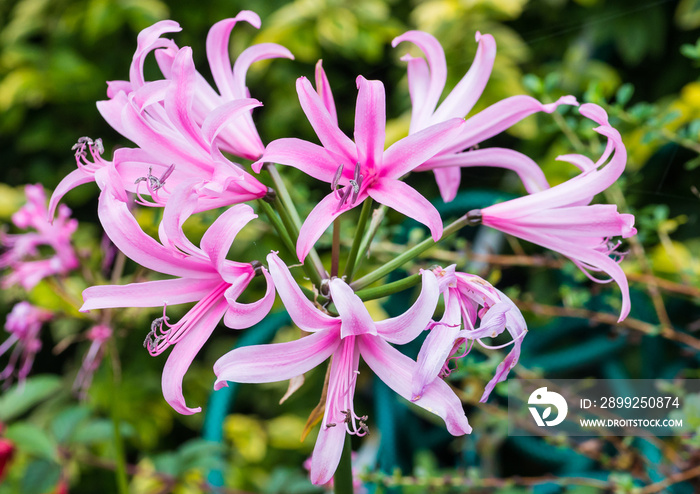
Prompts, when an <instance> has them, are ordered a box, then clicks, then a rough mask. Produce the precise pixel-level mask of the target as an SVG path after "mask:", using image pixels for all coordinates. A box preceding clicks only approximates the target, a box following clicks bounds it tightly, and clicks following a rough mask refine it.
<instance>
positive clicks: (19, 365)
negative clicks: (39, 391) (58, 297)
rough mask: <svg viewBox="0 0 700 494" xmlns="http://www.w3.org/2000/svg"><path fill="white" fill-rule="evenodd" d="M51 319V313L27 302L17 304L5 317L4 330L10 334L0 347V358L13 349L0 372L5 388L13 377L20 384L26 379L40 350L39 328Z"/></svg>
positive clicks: (0, 379)
mask: <svg viewBox="0 0 700 494" xmlns="http://www.w3.org/2000/svg"><path fill="white" fill-rule="evenodd" d="M52 317H53V314H52V313H51V312H49V311H47V310H44V309H40V308H38V307H35V306H33V305H32V304H30V303H29V302H19V303H18V304H16V305H15V306H14V307H13V308H12V311H11V312H10V313H9V314H8V315H7V319H6V320H5V330H6V331H7V332H8V333H10V337H9V338H8V339H6V340H5V341H4V342H3V343H2V344H1V345H0V356H2V355H4V354H5V353H7V351H8V350H9V349H10V348H12V346H13V345H14V347H15V348H14V350H12V353H11V354H10V361H9V363H8V364H7V365H6V366H5V369H4V370H3V371H2V372H0V381H5V386H7V385H8V384H9V383H10V382H11V378H12V376H13V375H14V376H15V377H17V379H18V380H19V381H20V382H21V381H24V380H25V379H26V377H27V375H28V374H29V371H31V368H32V364H33V363H34V357H35V356H36V354H37V353H39V350H41V338H40V337H39V333H40V331H41V326H42V325H43V324H44V323H45V322H46V321H48V320H50V319H51V318H52Z"/></svg>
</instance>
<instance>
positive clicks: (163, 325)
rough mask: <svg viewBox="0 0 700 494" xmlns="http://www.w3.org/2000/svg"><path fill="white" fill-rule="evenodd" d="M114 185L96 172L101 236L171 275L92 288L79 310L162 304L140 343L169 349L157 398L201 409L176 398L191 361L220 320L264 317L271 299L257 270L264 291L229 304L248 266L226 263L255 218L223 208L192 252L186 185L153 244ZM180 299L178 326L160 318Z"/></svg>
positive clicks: (190, 196) (236, 324) (246, 279)
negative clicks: (183, 307) (185, 227)
mask: <svg viewBox="0 0 700 494" xmlns="http://www.w3.org/2000/svg"><path fill="white" fill-rule="evenodd" d="M105 172H111V173H109V174H108V173H105ZM118 180H119V176H118V175H117V174H116V172H115V171H114V170H113V169H110V168H106V169H103V170H102V171H101V172H100V173H98V174H97V181H98V185H99V186H100V187H101V188H102V193H101V195H100V201H99V206H98V214H99V217H100V221H101V223H102V225H103V227H104V229H105V232H106V233H107V235H108V236H109V238H110V239H111V240H112V242H114V244H115V245H116V246H117V247H118V248H119V249H120V250H121V251H122V252H123V253H124V254H126V255H127V256H128V257H129V258H131V259H133V260H134V261H136V262H137V263H139V264H141V265H142V266H144V267H146V268H149V269H152V270H154V271H157V272H160V273H165V274H169V275H172V276H177V278H175V279H169V280H158V281H148V282H143V283H132V284H129V285H124V286H118V285H106V286H93V287H90V288H88V289H86V290H85V291H84V292H83V298H84V300H85V303H84V305H83V306H82V308H81V309H80V310H81V311H87V310H92V309H104V308H108V307H158V306H163V316H162V317H159V318H157V319H156V320H155V321H153V324H152V325H151V331H150V332H149V333H148V336H147V337H146V341H145V342H144V346H146V348H147V349H148V351H149V352H150V353H151V354H152V355H159V354H160V353H162V352H163V351H165V350H166V349H167V348H168V347H170V346H173V350H172V352H171V353H170V356H169V357H168V360H167V362H166V364H165V367H164V368H163V379H162V385H163V395H164V396H165V399H166V401H167V402H168V403H169V404H170V405H171V406H172V407H173V408H174V409H175V410H177V411H178V412H180V413H182V414H193V413H197V412H199V411H200V410H201V408H188V407H187V406H186V404H185V399H184V397H183V395H182V379H183V377H184V375H185V373H186V372H187V369H188V368H189V366H190V364H191V363H192V360H193V359H194V357H195V356H196V355H197V353H198V352H199V350H200V349H201V348H202V346H203V345H204V343H205V342H206V341H207V339H208V338H209V336H210V335H211V334H212V332H213V331H214V329H215V328H216V326H217V325H218V323H219V321H221V318H222V317H223V318H224V324H226V325H227V326H229V327H231V328H236V329H240V328H247V327H250V326H252V325H253V324H256V323H257V322H259V321H260V320H262V318H263V317H265V316H266V315H267V313H268V312H269V311H270V308H271V306H272V303H273V302H274V299H275V291H274V286H273V284H272V281H271V279H270V277H269V274H268V273H267V271H266V270H265V269H264V268H262V267H260V271H261V272H262V274H263V275H264V276H265V278H266V279H267V283H268V284H267V292H266V294H265V295H264V296H263V298H262V299H260V300H259V301H257V302H254V303H251V304H241V303H239V302H237V299H238V297H239V296H240V295H241V293H242V292H243V291H244V290H245V288H246V287H247V286H248V284H249V283H250V281H251V280H252V279H253V277H254V276H255V274H256V268H255V266H253V265H251V264H248V263H239V262H233V261H229V260H227V259H226V255H227V254H228V251H229V248H230V247H231V243H232V242H233V240H234V238H235V237H236V235H237V234H238V232H239V231H240V230H241V229H242V228H243V227H244V226H245V225H246V224H247V223H248V222H250V221H251V220H252V219H253V218H256V217H257V215H255V214H254V213H253V210H252V208H251V207H250V206H247V205H244V204H240V205H237V206H234V207H232V208H230V209H228V210H227V211H225V212H224V213H223V214H221V215H220V216H219V217H218V218H217V219H216V221H214V223H212V225H211V226H210V227H209V229H208V230H207V231H206V233H205V234H204V236H203V237H202V241H201V243H200V247H197V246H195V245H194V244H192V243H191V242H190V241H189V239H187V237H186V236H185V235H184V234H183V232H182V224H183V223H184V222H185V220H187V218H188V217H189V216H190V214H191V213H192V211H194V210H196V209H197V201H198V197H199V195H198V193H197V191H196V190H195V188H194V187H191V188H182V189H180V190H179V192H178V193H177V194H176V195H174V196H173V201H172V202H170V203H169V204H168V206H166V208H165V210H164V212H163V221H162V223H161V228H160V238H161V242H157V241H155V240H154V239H153V238H151V237H149V236H148V235H146V234H145V233H144V232H143V230H141V228H140V227H139V225H138V223H137V222H136V220H135V219H134V217H133V216H132V215H131V213H130V212H129V209H128V207H127V204H126V195H125V194H124V192H123V189H121V188H120V187H119V186H118V185H117V186H114V184H115V182H118ZM187 302H197V303H196V304H195V306H194V307H192V309H190V311H189V312H187V314H185V315H184V316H183V317H182V319H180V321H178V322H177V323H174V324H171V323H170V322H169V320H168V317H167V316H166V315H165V310H166V308H167V306H168V305H172V304H183V303H187Z"/></svg>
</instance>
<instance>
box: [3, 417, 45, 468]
mask: <svg viewBox="0 0 700 494" xmlns="http://www.w3.org/2000/svg"><path fill="white" fill-rule="evenodd" d="M5 437H7V438H8V439H9V440H11V441H12V442H14V443H15V444H16V445H17V449H18V450H20V451H24V452H25V453H27V454H29V455H32V456H37V457H39V458H44V459H47V460H54V461H57V460H58V451H57V446H58V444H56V441H55V440H54V439H53V438H52V437H50V436H49V435H48V434H47V433H46V431H44V430H42V429H41V428H39V427H37V426H36V425H34V424H28V423H17V424H13V425H11V426H9V427H8V428H7V431H6V432H5Z"/></svg>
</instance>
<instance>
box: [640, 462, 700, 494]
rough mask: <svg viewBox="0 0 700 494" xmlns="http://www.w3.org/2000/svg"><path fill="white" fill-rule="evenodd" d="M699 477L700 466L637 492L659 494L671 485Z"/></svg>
mask: <svg viewBox="0 0 700 494" xmlns="http://www.w3.org/2000/svg"><path fill="white" fill-rule="evenodd" d="M697 477H700V465H698V466H696V467H693V468H690V469H688V470H686V471H684V472H678V473H675V474H673V475H669V476H668V478H665V479H664V480H662V481H660V482H656V483H655V484H651V485H648V486H646V487H644V488H643V489H642V490H640V491H639V493H640V494H654V493H655V492H661V491H662V490H664V489H666V488H667V487H668V486H671V485H673V484H679V483H681V482H685V481H686V480H690V479H694V478H697Z"/></svg>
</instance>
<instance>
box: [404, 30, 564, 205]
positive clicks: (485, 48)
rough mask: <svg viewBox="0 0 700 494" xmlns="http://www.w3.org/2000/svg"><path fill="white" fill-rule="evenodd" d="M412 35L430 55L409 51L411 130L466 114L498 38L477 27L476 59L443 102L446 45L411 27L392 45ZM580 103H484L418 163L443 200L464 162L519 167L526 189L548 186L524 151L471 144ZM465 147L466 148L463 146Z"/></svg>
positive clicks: (522, 99)
mask: <svg viewBox="0 0 700 494" xmlns="http://www.w3.org/2000/svg"><path fill="white" fill-rule="evenodd" d="M404 41H408V42H411V43H414V44H415V45H416V46H418V48H420V49H421V51H423V53H425V55H426V59H425V60H424V59H423V58H415V57H412V56H411V55H405V56H403V57H402V58H401V59H402V60H405V61H406V62H408V87H409V92H410V96H411V103H412V105H413V108H412V113H411V126H410V130H409V133H411V134H414V133H416V132H418V131H420V130H422V129H425V128H426V127H429V126H430V125H435V124H438V123H440V122H444V121H446V120H448V119H450V118H455V117H460V118H464V117H465V116H466V115H467V114H468V113H469V112H470V111H471V110H472V108H473V107H474V104H475V103H476V102H477V101H478V99H479V97H480V96H481V93H482V92H483V90H484V87H486V83H487V82H488V79H489V76H490V75H491V70H492V69H493V62H494V59H495V58H496V41H495V40H494V39H493V36H491V35H490V34H483V35H482V34H481V33H479V32H477V33H476V41H477V42H478V43H479V47H478V49H477V51H476V57H475V58H474V63H473V64H472V66H471V67H470V68H469V71H468V72H467V73H466V74H465V75H464V77H463V78H462V80H461V81H459V83H458V84H457V85H456V86H455V87H454V89H453V90H452V91H451V92H450V94H448V95H447V96H446V97H445V99H444V100H443V102H442V103H440V105H439V106H438V101H439V100H440V96H441V95H442V91H443V89H444V88H445V82H446V81H447V64H446V62H445V52H444V51H443V49H442V46H441V45H440V43H439V42H438V40H436V39H435V38H434V37H433V36H432V35H431V34H428V33H425V32H422V31H408V32H406V33H404V34H402V35H401V36H398V37H397V38H395V39H394V40H393V41H392V46H394V47H396V46H397V45H398V44H399V43H401V42H404ZM563 104H564V105H576V104H577V103H576V99H575V98H574V97H573V96H565V97H563V98H561V99H559V101H557V102H555V103H551V104H548V105H543V104H542V103H540V102H539V101H537V100H536V99H534V98H531V97H530V96H512V97H510V98H506V99H504V100H502V101H499V102H498V103H496V104H494V105H492V106H490V107H488V108H486V109H485V110H483V111H481V112H480V113H477V114H476V115H474V116H472V117H471V118H469V119H467V122H466V125H464V126H463V127H462V129H461V132H460V136H459V138H458V139H456V140H455V141H454V142H453V143H451V144H450V146H448V147H446V148H445V149H443V150H442V151H441V152H440V153H438V154H437V155H436V156H435V157H433V158H430V159H429V160H427V161H426V162H425V163H423V164H422V165H420V166H419V167H417V168H416V171H423V170H433V171H434V173H435V179H436V180H437V184H438V187H439V188H440V194H441V195H442V198H443V200H444V201H445V202H449V201H451V200H452V199H454V198H455V195H456V194H457V190H458V189H459V183H460V178H461V173H460V168H461V167H469V166H495V167H499V168H508V169H510V170H513V171H515V172H516V173H517V174H518V176H519V177H520V179H521V180H522V182H523V185H524V186H525V189H526V190H527V191H528V192H536V191H538V190H543V189H546V188H548V187H549V184H548V183H547V180H546V178H545V176H544V173H542V170H541V169H540V167H539V166H537V164H536V163H535V162H534V161H533V160H532V159H530V158H529V157H527V156H525V155H524V154H522V153H519V152H517V151H513V150H511V149H503V148H489V149H469V148H472V147H473V146H476V145H477V144H479V143H480V142H482V141H485V140H486V139H488V138H490V137H493V136H495V135H496V134H499V133H500V132H503V131H504V130H505V129H507V128H508V127H511V126H512V125H514V124H516V123H517V122H519V121H520V120H522V119H523V118H525V117H527V116H529V115H532V114H533V113H536V112H540V111H544V112H547V113H552V112H553V111H554V110H556V108H557V107H558V106H559V105H563ZM465 149H467V150H468V151H466V152H463V151H464V150H465Z"/></svg>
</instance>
